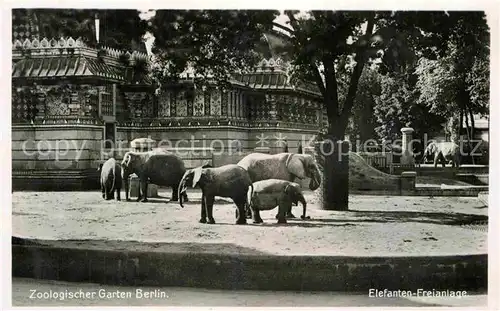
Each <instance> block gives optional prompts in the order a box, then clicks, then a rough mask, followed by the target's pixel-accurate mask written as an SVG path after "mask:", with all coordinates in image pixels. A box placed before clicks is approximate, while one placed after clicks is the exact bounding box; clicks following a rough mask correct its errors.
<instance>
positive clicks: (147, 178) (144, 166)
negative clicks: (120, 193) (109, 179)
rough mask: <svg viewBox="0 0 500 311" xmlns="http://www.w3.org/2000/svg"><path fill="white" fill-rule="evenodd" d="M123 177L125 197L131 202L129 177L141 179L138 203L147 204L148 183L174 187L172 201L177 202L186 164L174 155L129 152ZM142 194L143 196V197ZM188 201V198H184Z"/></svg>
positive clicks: (156, 152) (123, 165)
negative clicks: (132, 175) (133, 175)
mask: <svg viewBox="0 0 500 311" xmlns="http://www.w3.org/2000/svg"><path fill="white" fill-rule="evenodd" d="M121 166H122V176H123V181H124V183H125V197H126V200H127V201H128V200H129V197H128V191H129V180H128V179H129V176H130V175H131V174H136V175H137V176H138V177H139V183H140V187H139V196H138V198H137V201H139V200H141V199H142V202H147V201H148V198H147V193H148V191H147V190H148V183H152V184H155V185H158V186H165V187H172V201H177V200H178V197H177V194H178V187H179V182H180V181H181V179H182V176H183V175H184V173H185V172H186V168H185V167H184V162H183V161H182V159H180V158H179V157H178V156H176V155H175V154H173V153H167V152H158V151H147V152H127V153H125V155H124V156H123V160H122V163H121ZM141 193H142V195H141ZM184 200H185V201H187V200H188V198H187V196H186V197H185V198H184Z"/></svg>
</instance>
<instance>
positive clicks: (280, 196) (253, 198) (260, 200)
mask: <svg viewBox="0 0 500 311" xmlns="http://www.w3.org/2000/svg"><path fill="white" fill-rule="evenodd" d="M248 202H249V205H250V210H251V211H252V216H253V222H254V223H256V224H258V223H262V222H263V220H262V218H261V217H260V213H259V211H268V210H271V209H273V208H275V207H276V206H278V215H277V216H276V218H277V219H278V223H279V224H280V223H286V217H285V214H286V212H287V211H288V210H289V209H291V207H292V203H293V204H295V205H297V204H298V202H300V203H302V215H301V219H310V217H307V216H306V206H307V203H306V199H305V198H304V195H303V194H302V191H301V190H300V185H299V184H297V183H294V182H290V181H287V180H281V179H266V180H261V181H257V182H254V183H253V192H252V193H250V190H249V191H248Z"/></svg>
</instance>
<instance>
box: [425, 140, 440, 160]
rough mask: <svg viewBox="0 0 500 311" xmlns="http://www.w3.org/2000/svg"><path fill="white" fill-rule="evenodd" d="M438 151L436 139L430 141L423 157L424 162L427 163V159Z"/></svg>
mask: <svg viewBox="0 0 500 311" xmlns="http://www.w3.org/2000/svg"><path fill="white" fill-rule="evenodd" d="M436 152H437V145H436V143H435V142H434V141H432V142H430V143H429V144H428V145H427V147H426V148H425V150H424V155H423V157H422V163H425V162H426V161H427V159H429V158H432V157H433V155H434V154H435V153H436Z"/></svg>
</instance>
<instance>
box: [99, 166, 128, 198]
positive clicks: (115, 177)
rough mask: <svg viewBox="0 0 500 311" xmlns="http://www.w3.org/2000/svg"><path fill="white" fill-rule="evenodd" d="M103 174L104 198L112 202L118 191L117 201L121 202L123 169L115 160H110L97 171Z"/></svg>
mask: <svg viewBox="0 0 500 311" xmlns="http://www.w3.org/2000/svg"><path fill="white" fill-rule="evenodd" d="M97 170H98V171H100V172H101V191H102V198H103V199H105V200H111V199H113V198H114V192H115V191H116V200H118V201H120V190H121V188H122V168H121V166H120V164H119V163H118V162H116V160H115V159H114V158H110V159H108V160H107V161H106V162H104V164H100V165H99V168H98V169H97Z"/></svg>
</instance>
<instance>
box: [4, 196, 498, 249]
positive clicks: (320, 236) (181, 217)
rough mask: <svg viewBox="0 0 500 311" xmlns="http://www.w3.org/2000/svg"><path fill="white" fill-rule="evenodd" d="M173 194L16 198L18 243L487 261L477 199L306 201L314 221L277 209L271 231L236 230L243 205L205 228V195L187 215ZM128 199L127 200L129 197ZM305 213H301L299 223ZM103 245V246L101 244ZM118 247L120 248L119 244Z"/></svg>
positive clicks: (223, 206) (226, 205)
mask: <svg viewBox="0 0 500 311" xmlns="http://www.w3.org/2000/svg"><path fill="white" fill-rule="evenodd" d="M170 194H171V190H170V189H160V196H161V197H160V198H153V199H150V202H148V203H141V202H135V201H130V202H125V201H121V202H117V201H114V200H113V201H104V200H103V199H102V198H101V193H100V192H99V191H91V192H14V193H13V205H12V222H13V235H16V236H19V237H26V238H36V239H49V240H67V239H78V240H79V239H89V240H100V242H99V243H104V247H105V244H106V241H111V240H123V241H143V242H156V243H158V242H172V243H197V244H198V243H201V244H200V245H206V246H207V247H212V248H214V247H215V248H216V247H217V245H218V244H220V245H226V247H227V245H234V246H235V247H236V248H237V247H245V248H249V249H254V250H255V251H256V252H265V253H269V254H280V255H304V254H307V255H340V256H360V257H362V256H429V255H454V254H457V255H458V254H479V253H487V222H488V216H487V215H488V208H487V207H486V206H485V205H484V203H483V202H481V201H480V200H478V198H472V197H389V196H363V195H351V196H350V198H349V202H350V206H349V209H350V210H349V211H347V212H337V211H325V210H321V209H320V208H319V205H318V203H317V200H316V197H315V194H314V193H312V192H309V193H306V199H307V201H308V202H309V205H308V215H309V216H311V218H312V219H310V220H306V221H302V220H300V219H297V220H290V221H289V222H288V224H280V225H278V224H276V220H275V219H274V215H275V214H276V212H277V209H275V210H272V211H267V212H261V217H262V219H263V220H264V224H258V225H255V224H252V220H248V222H249V224H247V225H236V224H235V205H234V204H232V203H230V202H229V201H224V200H218V201H217V202H216V205H215V206H214V218H215V221H216V224H214V225H208V224H200V223H198V220H199V218H200V198H201V192H199V191H196V190H191V191H190V192H188V195H189V196H190V200H191V201H190V202H189V203H186V205H185V206H184V208H181V207H180V206H179V204H178V203H177V202H172V203H168V204H167V203H166V202H167V201H168V199H169V198H170ZM122 196H124V195H123V192H122ZM301 210H302V207H301V206H300V205H299V207H294V214H295V215H296V216H299V215H300V214H301ZM96 242H97V241H96ZM115 244H116V243H115Z"/></svg>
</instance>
